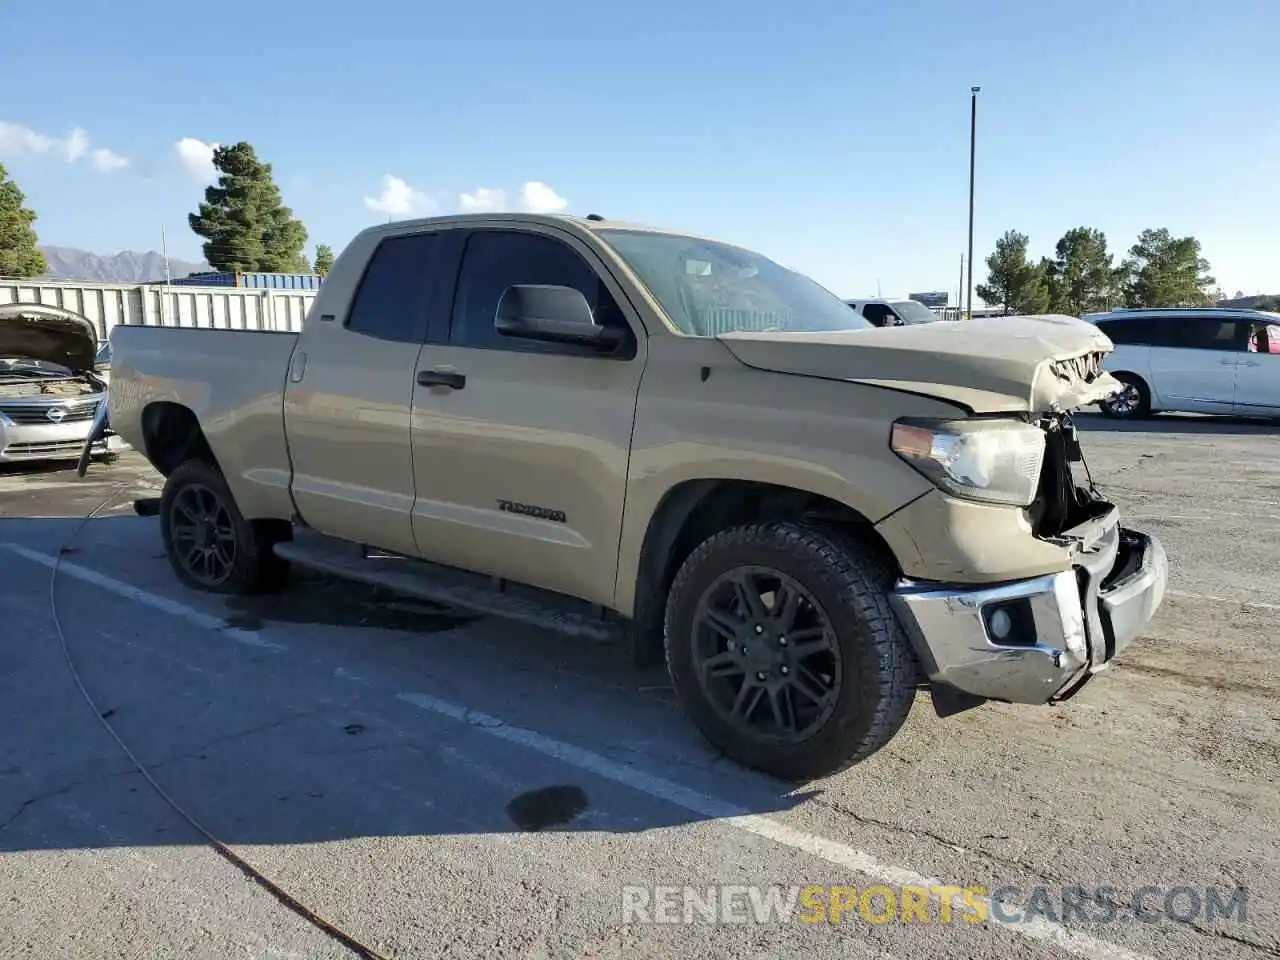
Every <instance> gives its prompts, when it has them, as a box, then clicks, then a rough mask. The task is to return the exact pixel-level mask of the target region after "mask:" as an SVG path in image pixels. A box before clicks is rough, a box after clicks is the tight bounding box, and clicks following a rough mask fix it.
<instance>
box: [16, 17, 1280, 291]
mask: <svg viewBox="0 0 1280 960" xmlns="http://www.w3.org/2000/svg"><path fill="white" fill-rule="evenodd" d="M108 10H109V12H108ZM0 35H4V36H6V37H8V38H10V39H9V40H8V41H7V42H6V45H5V55H4V57H3V58H0V89H3V90H4V91H5V96H4V97H3V99H2V100H0V122H2V123H3V124H4V125H3V126H0V162H3V163H4V164H5V165H6V167H7V168H8V170H9V173H10V175H11V176H12V177H13V178H14V179H16V180H17V181H18V183H19V186H21V187H22V189H23V190H24V191H25V192H26V194H27V197H28V201H29V204H30V205H31V206H32V207H34V208H35V210H36V211H37V213H38V214H39V215H40V219H39V221H38V222H37V230H38V232H39V235H40V238H41V241H42V242H44V243H51V244H59V245H66V246H77V247H83V248H87V249H91V250H94V251H95V252H99V253H111V252H115V251H117V250H120V249H125V248H130V249H136V250H145V249H159V246H160V231H161V224H164V225H165V226H166V227H167V232H168V239H169V252H170V255H171V256H175V257H183V258H187V259H198V257H199V241H198V238H196V237H195V236H194V235H193V234H192V233H191V232H190V230H189V228H188V227H187V223H186V214H187V213H188V212H190V211H191V210H193V209H194V208H195V206H196V204H197V203H198V202H199V200H200V199H201V196H202V186H201V183H200V182H199V180H198V179H197V176H196V175H195V174H193V173H192V172H191V170H189V169H187V167H186V166H185V165H184V164H183V162H182V160H181V157H180V155H179V152H178V150H177V148H176V146H175V145H176V144H177V143H178V142H179V141H184V140H185V141H186V146H187V147H188V148H189V149H188V150H187V158H188V160H192V159H193V158H194V159H195V160H197V161H198V159H199V154H200V145H201V144H210V143H228V142H234V141H237V140H248V141H250V142H251V143H253V144H254V146H255V147H256V148H257V149H258V151H259V154H260V155H261V156H262V157H263V158H264V159H266V160H267V161H269V162H270V163H272V164H273V166H274V168H275V172H276V175H277V179H278V181H279V183H280V185H281V188H282V189H283V191H284V195H285V199H286V202H288V203H289V204H290V205H291V206H292V207H293V209H294V211H295V213H296V214H297V215H298V216H299V217H301V218H302V219H303V221H304V222H305V223H306V225H307V228H308V230H309V232H310V236H311V243H312V244H314V243H315V242H324V243H328V244H330V245H332V246H334V247H341V246H342V245H343V244H345V243H346V242H347V240H349V239H350V237H351V236H352V235H353V234H354V233H355V232H356V231H357V230H359V229H360V228H361V227H363V226H366V225H368V224H370V223H374V222H379V221H381V220H385V219H386V217H387V214H386V213H383V212H379V211H377V210H375V209H373V208H372V207H371V206H370V204H369V203H368V202H367V201H375V202H376V201H379V200H380V199H385V200H390V203H389V207H390V209H392V210H395V211H403V210H409V209H412V210H414V211H415V212H416V211H424V212H429V211H431V210H437V211H453V210H456V209H459V207H460V205H462V204H463V203H464V201H463V200H462V198H461V197H462V195H463V194H467V195H468V196H469V197H470V198H471V201H472V203H479V204H480V205H485V204H490V205H494V204H497V205H502V206H506V207H509V208H517V207H519V206H520V205H521V203H522V200H523V199H529V198H524V197H522V191H523V185H524V184H526V183H530V182H534V183H538V184H541V185H542V187H535V188H533V196H532V199H533V200H534V201H535V203H536V204H537V205H542V206H554V205H555V204H556V202H557V198H559V199H561V200H563V201H565V203H566V205H565V207H564V209H566V210H567V211H568V212H572V213H578V214H586V213H591V212H597V213H601V214H603V215H606V216H608V217H611V218H619V219H629V220H639V221H644V222H651V223H658V224H662V225H666V226H672V227H680V228H686V229H690V230H694V231H696V232H700V233H707V234H711V235H713V236H718V237H721V238H723V239H727V240H732V241H735V242H738V243H741V244H744V245H746V246H750V247H754V248H755V249H758V250H760V251H762V252H764V253H766V254H768V255H769V256H772V257H773V258H775V259H777V260H779V261H781V262H783V263H785V264H787V265H788V266H793V267H796V268H798V269H801V270H803V271H804V272H806V273H809V274H810V275H812V276H813V277H815V278H816V279H818V280H819V281H821V282H822V283H824V284H826V285H827V286H828V287H830V288H832V289H833V290H835V291H836V292H837V293H840V294H843V295H848V296H854V295H874V294H875V292H876V290H877V288H879V289H880V290H881V291H882V292H883V293H884V294H885V295H886V296H887V295H891V294H901V293H906V292H910V291H916V290H935V289H948V290H952V291H955V290H956V289H957V287H958V281H959V269H960V262H959V258H960V255H961V254H962V253H963V252H964V249H965V242H966V237H965V234H966V217H967V190H968V149H969V103H968V98H969V87H970V85H971V84H980V85H981V86H982V93H981V94H980V101H979V112H978V165H977V169H978V176H977V216H976V227H975V253H976V255H977V259H978V263H977V265H976V267H975V271H974V273H975V282H978V281H980V280H981V279H982V278H983V277H984V276H985V270H984V267H983V264H982V258H983V257H984V256H985V255H986V254H987V253H989V252H990V250H991V248H992V245H993V244H994V241H995V238H996V237H997V236H999V234H1000V233H1001V232H1003V231H1004V230H1006V229H1008V228H1011V227H1012V228H1017V229H1020V230H1022V231H1023V232H1025V233H1027V234H1029V235H1030V236H1031V240H1032V245H1033V252H1034V253H1035V254H1037V255H1039V254H1040V253H1049V252H1050V251H1051V249H1052V246H1053V244H1054V242H1055V241H1056V240H1057V238H1058V237H1059V236H1060V235H1061V234H1062V233H1063V231H1065V230H1066V229H1068V228H1070V227H1073V226H1078V225H1088V226H1096V227H1099V228H1101V229H1103V230H1104V231H1105V232H1106V233H1107V235H1108V238H1109V240H1110V242H1111V246H1112V247H1113V249H1116V250H1117V251H1118V252H1122V251H1123V250H1125V249H1127V248H1128V246H1129V245H1130V244H1132V242H1133V240H1134V238H1135V236H1136V235H1137V233H1138V232H1139V231H1140V230H1141V229H1143V228H1144V227H1149V226H1150V227H1157V226H1166V227H1168V228H1169V229H1170V230H1172V231H1174V232H1175V233H1176V234H1178V235H1185V234H1194V235H1196V236H1197V237H1199V238H1200V240H1201V242H1202V244H1203V248H1204V254H1205V256H1207V257H1208V258H1209V260H1210V261H1211V264H1212V267H1213V272H1214V274H1215V275H1216V277H1217V278H1218V280H1219V282H1220V284H1221V286H1222V287H1223V288H1224V289H1225V290H1226V291H1227V292H1228V293H1233V292H1234V291H1235V290H1236V289H1242V290H1244V291H1245V292H1248V293H1254V292H1275V291H1280V176H1277V170H1278V166H1280V165H1278V164H1277V159H1278V158H1280V62H1278V59H1277V58H1278V56H1280V53H1278V51H1280V47H1278V46H1277V38H1278V37H1280V3H1278V2H1276V0H1215V2H1213V3H1204V2H1201V0H1198V2H1192V0H1158V2H1157V0H1147V2H1141V0H1109V2H1093V0H1077V2H1075V3H1072V4H1065V5H1064V4H1045V5H1043V6H1037V5H1034V4H1029V3H1027V2H1025V0H1023V2H1006V0H971V2H968V3H964V4H960V3H954V2H945V0H887V2H873V3H868V2H859V0H843V2H838V0H832V2H826V3H819V2H809V0H789V2H786V3H765V2H763V0H737V2H732V3H730V2H721V0H701V2H691V0H684V2H673V0H644V2H643V3H641V2H627V3H624V2H623V0H612V2H601V0H595V2H587V0H573V2H570V0H563V2H560V0H543V2H541V3H527V2H526V3H518V2H513V0H468V2H467V3H462V4H444V3H430V2H417V3H414V2H409V0H366V2H363V3H359V4H350V3H342V4H338V3H334V4H326V3H325V2H323V0H310V2H307V3H302V2H298V0H260V2H258V3H253V4H250V3H241V2H223V3H218V4H211V5H202V7H201V12H200V13H198V14H197V13H194V12H192V13H183V12H182V7H181V6H180V5H178V4H174V3H173V2H172V0H170V2H166V3H158V2H153V0H130V2H128V3H119V4H111V5H109V7H108V6H107V5H104V4H101V3H100V2H97V0H43V2H42V3H41V4H36V3H25V4H15V3H6V4H3V6H0ZM76 128H79V129H80V130H81V131H83V134H82V135H81V134H77V135H76V136H74V137H73V136H72V131H73V130H75V129H76ZM86 140H87V142H86ZM102 150H106V151H110V153H101V152H99V151H102ZM68 158H74V159H73V160H69V159H68ZM120 159H127V160H128V164H127V165H120ZM387 177H395V178H397V180H398V181H400V183H399V184H397V185H395V187H396V188H395V189H393V190H392V191H391V194H390V195H389V196H384V194H383V191H384V189H385V186H386V183H387V181H386V178H387ZM544 188H546V189H544ZM478 191H502V194H503V195H502V198H501V199H499V198H498V197H497V196H496V194H494V193H486V192H478ZM397 215H398V214H397Z"/></svg>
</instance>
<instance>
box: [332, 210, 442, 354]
mask: <svg viewBox="0 0 1280 960" xmlns="http://www.w3.org/2000/svg"><path fill="white" fill-rule="evenodd" d="M439 243H440V235H439V234H438V233H414V234H407V235H405V236H399V237H387V238H386V239H385V240H383V241H382V242H381V243H379V244H378V246H377V248H376V249H375V250H374V251H373V256H371V257H370V258H369V264H368V266H366V267H365V271H364V276H363V277H361V278H360V285H359V286H358V287H357V288H356V294H355V296H354V297H353V298H352V300H351V309H350V310H349V311H348V313H347V318H346V324H345V325H346V328H347V329H348V330H350V331H352V332H353V333H359V334H362V335H364V336H367V337H374V338H376V339H378V340H391V341H396V342H400V343H422V341H423V340H424V339H425V337H426V324H427V313H426V298H427V294H428V292H429V289H430V287H429V284H430V282H431V280H432V279H433V277H432V270H433V267H434V265H435V259H436V253H437V248H438V246H439Z"/></svg>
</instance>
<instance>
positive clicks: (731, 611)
mask: <svg viewBox="0 0 1280 960" xmlns="http://www.w3.org/2000/svg"><path fill="white" fill-rule="evenodd" d="M892 583H893V577H892V573H891V571H890V570H889V569H888V568H887V567H886V566H885V564H884V563H882V562H881V561H880V560H879V558H878V557H877V556H876V555H875V553H874V551H872V550H870V549H867V548H866V547H864V546H863V545H862V544H859V543H856V542H854V541H852V540H849V539H846V538H845V537H843V536H842V535H840V534H838V533H835V532H830V531H827V530H824V529H819V528H815V527H810V526H805V525H801V524H798V523H791V522H785V521H774V522H767V523H754V524H749V525H746V526H741V527H734V528H731V529H728V530H724V531H722V532H720V533H717V534H715V535H714V536H712V537H710V538H709V539H707V540H706V541H704V542H703V543H702V544H701V545H700V546H699V547H697V548H696V549H695V550H694V551H693V553H692V554H690V556H689V558H688V559H687V560H686V561H685V562H684V564H683V565H682V566H681V568H680V571H679V572H678V573H677V574H676V578H675V582H674V583H673V584H672V587H671V591H670V593H669V595H668V599H667V607H666V618H665V625H664V627H665V629H664V634H665V646H666V654H667V667H668V670H669V671H670V673H671V678H672V682H673V684H674V685H675V689H676V692H677V694H678V696H679V697H680V700H681V702H682V704H683V705H684V708H685V710H686V712H687V713H688V714H689V715H690V717H691V718H692V720H693V722H694V724H695V725H696V726H697V727H698V729H699V730H700V731H701V732H702V734H703V736H704V737H706V739H707V740H708V741H709V742H710V743H711V744H712V745H713V746H715V747H716V748H717V749H719V750H720V751H722V752H723V753H724V754H725V755H727V756H728V757H730V758H731V759H733V760H735V761H737V762H739V763H741V764H743V765H744V766H747V767H751V768H753V769H756V770H761V771H763V772H765V773H769V774H772V775H774V776H777V777H780V778H782V779H785V780H807V779H810V778H813V777H820V776H827V775H829V774H832V773H835V772H837V771H839V770H842V769H844V768H846V767H849V766H851V765H853V764H855V763H857V762H859V761H861V760H864V759H865V758H867V757H869V756H870V755H871V754H873V753H875V752H876V751H877V750H879V749H880V748H881V747H883V746H884V745H885V744H886V743H888V742H889V740H890V739H892V738H893V736H894V734H896V733H897V732H898V730H899V729H900V728H901V726H902V724H903V722H904V721H905V720H906V717H907V713H908V711H909V710H910V709H911V703H912V701H913V699H914V697H915V681H916V664H915V657H914V655H913V654H912V652H911V649H910V646H909V644H908V642H907V639H906V637H905V636H904V635H903V633H902V630H901V628H900V627H899V626H898V622H897V619H896V618H895V617H894V615H893V611H892V610H891V608H890V606H889V600H888V594H889V590H890V589H891V587H892Z"/></svg>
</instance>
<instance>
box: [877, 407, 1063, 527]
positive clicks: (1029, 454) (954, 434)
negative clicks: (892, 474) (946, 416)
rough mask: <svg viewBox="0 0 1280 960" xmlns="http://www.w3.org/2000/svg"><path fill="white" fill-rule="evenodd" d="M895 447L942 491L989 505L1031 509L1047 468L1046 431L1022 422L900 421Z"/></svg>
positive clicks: (893, 441) (895, 428)
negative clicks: (1042, 473) (1043, 467)
mask: <svg viewBox="0 0 1280 960" xmlns="http://www.w3.org/2000/svg"><path fill="white" fill-rule="evenodd" d="M889 445H890V446H891V447H892V448H893V452H894V453H896V454H897V455H898V456H900V457H901V458H902V459H903V460H905V461H906V462H907V463H909V464H911V466H913V467H914V468H915V469H916V470H918V471H920V472H921V473H922V474H924V475H925V476H926V477H928V478H929V479H930V480H931V481H933V483H934V484H936V485H937V486H938V487H939V489H941V490H944V491H946V492H947V493H951V494H954V495H955V496H957V497H964V498H966V499H969V500H982V501H985V502H987V503H1008V504H1013V505H1015V506H1019V507H1026V506H1030V505H1031V503H1032V501H1033V500H1035V498H1036V490H1037V488H1038V487H1039V484H1040V467H1041V465H1042V464H1043V463H1044V450H1045V441H1044V431H1042V430H1041V429H1040V428H1039V427H1037V426H1034V425H1032V424H1028V423H1023V422H1021V421H1019V420H906V419H904V420H899V421H897V422H896V423H894V425H893V434H892V436H891V438H890V441H889Z"/></svg>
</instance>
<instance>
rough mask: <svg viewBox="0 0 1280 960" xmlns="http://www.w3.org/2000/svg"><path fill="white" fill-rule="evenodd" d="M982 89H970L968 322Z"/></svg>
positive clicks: (968, 316)
mask: <svg viewBox="0 0 1280 960" xmlns="http://www.w3.org/2000/svg"><path fill="white" fill-rule="evenodd" d="M981 89H982V88H981V87H970V88H969V262H968V268H969V277H968V280H969V282H968V285H967V286H966V287H965V288H964V293H965V309H964V315H965V319H966V320H972V319H973V160H974V154H975V152H976V147H977V142H978V91H979V90H981Z"/></svg>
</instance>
